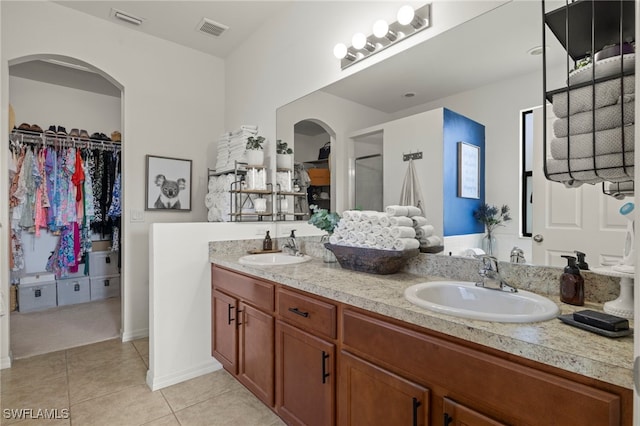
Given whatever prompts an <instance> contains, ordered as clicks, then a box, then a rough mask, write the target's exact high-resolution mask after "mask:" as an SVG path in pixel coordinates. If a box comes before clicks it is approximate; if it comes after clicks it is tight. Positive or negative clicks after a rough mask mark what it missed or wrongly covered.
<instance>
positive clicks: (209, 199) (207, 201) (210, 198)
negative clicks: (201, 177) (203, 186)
mask: <svg viewBox="0 0 640 426" xmlns="http://www.w3.org/2000/svg"><path fill="white" fill-rule="evenodd" d="M215 201H216V197H215V195H214V194H213V192H210V193H208V194H207V195H206V196H205V197H204V205H205V206H207V209H210V208H211V207H213V205H214V204H215Z"/></svg>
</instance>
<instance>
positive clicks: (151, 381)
mask: <svg viewBox="0 0 640 426" xmlns="http://www.w3.org/2000/svg"><path fill="white" fill-rule="evenodd" d="M221 368H222V364H220V363H219V362H218V361H216V360H215V359H212V360H211V361H207V362H205V363H203V364H201V365H199V366H196V367H193V368H189V369H188V370H183V371H179V372H176V373H172V374H167V375H165V376H163V377H154V375H153V373H152V371H151V370H147V386H149V389H151V390H152V391H157V390H159V389H163V388H166V387H168V386H171V385H175V384H177V383H181V382H184V381H186V380H190V379H193V378H196V377H199V376H202V375H205V374H209V373H213V372H214V371H218V370H220V369H221Z"/></svg>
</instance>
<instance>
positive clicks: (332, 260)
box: [320, 234, 338, 263]
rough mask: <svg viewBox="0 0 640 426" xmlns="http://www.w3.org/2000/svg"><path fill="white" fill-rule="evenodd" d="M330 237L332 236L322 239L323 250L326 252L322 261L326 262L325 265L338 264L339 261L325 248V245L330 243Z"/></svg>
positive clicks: (325, 236)
mask: <svg viewBox="0 0 640 426" xmlns="http://www.w3.org/2000/svg"><path fill="white" fill-rule="evenodd" d="M329 237H330V235H328V234H327V235H323V236H322V238H321V239H320V243H321V244H322V249H323V250H324V251H323V252H322V260H323V261H324V263H336V262H337V261H338V259H336V255H335V254H333V252H332V251H331V250H329V249H328V248H326V247H325V246H324V243H328V242H329Z"/></svg>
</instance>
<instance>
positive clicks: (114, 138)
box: [111, 130, 122, 142]
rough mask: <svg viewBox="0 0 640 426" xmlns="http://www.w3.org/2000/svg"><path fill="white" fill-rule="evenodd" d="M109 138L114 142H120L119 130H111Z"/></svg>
mask: <svg viewBox="0 0 640 426" xmlns="http://www.w3.org/2000/svg"><path fill="white" fill-rule="evenodd" d="M111 140H112V141H114V142H122V135H121V134H120V132H119V131H117V130H115V131H113V132H111Z"/></svg>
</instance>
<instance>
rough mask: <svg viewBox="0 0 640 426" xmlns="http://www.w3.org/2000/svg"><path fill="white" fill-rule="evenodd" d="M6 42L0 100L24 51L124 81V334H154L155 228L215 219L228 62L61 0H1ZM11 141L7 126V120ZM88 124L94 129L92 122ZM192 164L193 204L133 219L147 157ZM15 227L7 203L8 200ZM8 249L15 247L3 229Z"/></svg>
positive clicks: (2, 155) (5, 352)
mask: <svg viewBox="0 0 640 426" xmlns="http://www.w3.org/2000/svg"><path fill="white" fill-rule="evenodd" d="M0 9H1V10H2V22H1V32H2V39H1V41H2V45H1V46H0V51H1V60H0V73H1V78H2V80H1V81H2V91H1V93H0V105H2V108H3V112H4V113H5V115H4V117H6V108H7V105H8V103H9V95H8V89H9V86H8V80H7V73H8V63H9V61H15V60H18V59H19V58H22V57H25V56H34V57H37V56H38V55H62V56H63V57H71V58H77V59H79V60H81V61H84V62H86V63H88V64H90V65H92V66H94V67H96V68H98V69H100V70H102V71H104V73H106V74H107V75H108V76H111V77H112V78H113V79H114V80H115V81H117V82H119V83H120V84H121V85H122V86H123V87H124V91H123V97H122V111H123V114H122V135H123V140H124V143H123V179H124V187H125V190H124V193H123V238H122V240H123V247H122V250H123V276H122V284H123V319H124V321H123V338H124V339H125V340H129V339H132V338H136V337H141V336H146V335H147V334H148V327H149V309H148V307H149V267H148V265H149V232H148V229H149V225H150V224H151V223H156V222H194V221H196V222H197V221H202V222H204V221H206V217H207V216H206V213H207V212H206V208H205V206H204V197H205V194H206V190H207V182H206V173H207V166H211V165H212V163H209V162H210V161H211V159H210V158H209V160H208V158H207V157H208V156H207V155H204V154H205V153H207V152H209V150H210V148H209V147H210V146H211V145H212V144H215V140H216V138H217V135H219V134H220V133H222V132H223V131H224V126H223V122H224V112H225V111H224V103H223V100H224V98H225V86H224V76H225V72H224V64H223V61H222V60H220V59H217V58H214V57H212V56H209V55H205V54H203V53H200V52H197V51H195V50H192V49H188V48H185V47H182V46H179V45H176V44H173V43H169V42H166V41H162V40H160V39H157V38H155V37H151V36H148V35H145V34H142V33H140V32H137V31H133V30H131V29H129V28H127V27H125V26H124V25H121V24H117V23H111V22H107V21H104V20H102V19H98V18H94V17H91V16H88V15H86V14H83V13H80V12H77V11H74V10H72V9H69V8H66V7H63V6H60V5H58V4H55V3H52V2H41V1H29V2H21V1H20V2H13V1H2V2H0ZM0 121H2V124H1V126H2V127H0V130H2V132H1V134H0V138H1V140H3V141H4V144H5V146H6V143H7V142H6V141H7V136H6V135H7V132H8V129H7V124H6V120H0ZM87 130H89V129H87ZM147 154H153V155H160V156H166V157H176V158H184V159H191V160H192V161H193V170H192V172H193V194H192V211H191V212H188V213H182V212H181V213H168V212H164V211H163V212H152V211H147V212H144V220H143V221H142V222H136V223H132V222H130V221H129V218H130V213H131V210H138V211H144V199H145V185H144V182H145V156H146V155H147ZM6 155H7V154H6V150H0V180H1V182H4V183H1V184H0V187H1V188H2V189H1V190H0V191H2V192H1V193H0V196H2V197H3V199H6V196H7V191H6V187H7V176H8V173H7V169H6V164H7V158H6ZM0 206H1V207H0V209H1V210H0V212H1V214H2V216H1V217H2V224H3V225H6V224H7V217H8V211H7V206H6V203H1V204H0ZM1 229H2V231H1V232H2V234H1V235H2V241H0V244H1V245H2V247H6V246H7V244H8V242H7V241H8V235H7V233H6V229H7V226H2V228H1ZM6 257H7V256H6V255H4V256H0V258H1V260H0V262H2V263H1V265H2V271H1V272H2V278H1V280H0V281H1V282H2V284H1V285H2V289H3V290H4V291H7V285H8V284H7V283H8V276H9V272H8V262H7V259H6ZM0 326H1V328H0V329H1V331H2V337H1V340H2V347H1V348H0V350H1V353H0V359H1V360H2V366H7V364H8V356H9V348H8V342H9V340H8V336H9V334H8V327H9V326H8V319H7V316H5V317H2V320H1V324H0Z"/></svg>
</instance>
